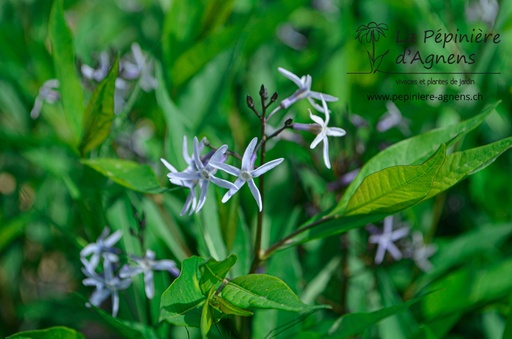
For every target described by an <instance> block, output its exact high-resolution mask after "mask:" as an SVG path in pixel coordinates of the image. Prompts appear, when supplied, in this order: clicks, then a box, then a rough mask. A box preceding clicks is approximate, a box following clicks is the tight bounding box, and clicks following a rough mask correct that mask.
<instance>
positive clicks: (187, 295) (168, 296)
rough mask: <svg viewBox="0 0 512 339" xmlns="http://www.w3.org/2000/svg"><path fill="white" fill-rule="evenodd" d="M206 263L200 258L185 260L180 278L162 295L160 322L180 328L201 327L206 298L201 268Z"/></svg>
mask: <svg viewBox="0 0 512 339" xmlns="http://www.w3.org/2000/svg"><path fill="white" fill-rule="evenodd" d="M203 263H204V259H203V258H200V257H190V258H188V259H185V260H183V263H182V266H181V272H180V276H179V277H178V278H177V279H176V280H174V281H173V283H172V284H171V286H169V288H168V289H167V290H165V292H164V293H163V294H162V299H161V301H160V321H162V320H165V321H167V322H169V323H171V324H174V325H179V326H192V327H200V325H201V316H202V308H203V304H204V303H205V301H206V296H205V295H204V294H203V293H202V292H201V288H200V287H199V280H200V279H201V277H200V275H201V271H200V269H199V267H200V266H201V265H202V264H203Z"/></svg>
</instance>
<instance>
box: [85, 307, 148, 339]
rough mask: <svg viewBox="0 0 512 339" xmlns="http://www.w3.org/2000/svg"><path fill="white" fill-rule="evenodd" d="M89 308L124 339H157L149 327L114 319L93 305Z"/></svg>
mask: <svg viewBox="0 0 512 339" xmlns="http://www.w3.org/2000/svg"><path fill="white" fill-rule="evenodd" d="M84 302H85V300H84ZM91 307H92V308H93V309H94V310H95V311H96V312H97V314H98V315H99V317H101V321H103V323H105V324H107V325H108V326H110V327H112V328H113V329H115V331H116V332H117V333H119V334H121V335H122V336H123V337H125V338H147V339H158V335H157V334H156V331H155V329H154V328H152V327H150V326H146V325H144V324H143V323H140V322H131V321H127V320H123V319H119V318H114V317H113V316H112V315H111V314H110V313H107V312H105V311H104V310H102V309H101V308H98V307H96V306H94V305H92V306H91Z"/></svg>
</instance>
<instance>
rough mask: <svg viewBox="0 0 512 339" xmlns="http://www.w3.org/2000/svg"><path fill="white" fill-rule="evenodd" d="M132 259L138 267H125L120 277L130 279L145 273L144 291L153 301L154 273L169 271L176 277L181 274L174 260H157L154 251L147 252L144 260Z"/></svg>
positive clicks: (134, 257) (135, 257) (133, 257)
mask: <svg viewBox="0 0 512 339" xmlns="http://www.w3.org/2000/svg"><path fill="white" fill-rule="evenodd" d="M132 259H133V261H134V262H135V264H136V266H133V267H130V266H128V265H125V266H123V268H121V271H120V272H119V277H121V278H129V277H133V276H135V275H138V274H141V273H143V274H144V287H145V288H144V289H145V291H146V296H147V297H148V299H153V297H154V296H155V286H154V282H153V271H169V273H171V274H172V275H173V276H174V277H177V276H178V275H179V274H180V270H179V269H178V268H177V267H176V263H175V262H174V261H173V260H155V252H153V251H152V250H146V255H145V256H144V257H143V258H140V257H137V256H132Z"/></svg>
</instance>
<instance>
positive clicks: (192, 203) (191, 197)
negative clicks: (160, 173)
mask: <svg viewBox="0 0 512 339" xmlns="http://www.w3.org/2000/svg"><path fill="white" fill-rule="evenodd" d="M203 147H204V143H203V141H202V140H201V142H200V143H199V151H202V149H203ZM182 154H183V159H185V162H186V163H187V165H188V167H187V168H186V169H185V170H184V171H183V172H181V173H187V172H193V171H194V170H195V165H194V160H193V158H192V157H191V156H189V154H188V146H187V137H186V136H183V147H182ZM160 161H162V163H163V164H164V166H165V167H167V169H168V170H169V171H170V173H169V174H168V175H167V177H168V178H169V181H170V182H171V183H173V184H174V185H177V186H182V187H186V188H189V189H190V193H189V194H188V196H187V200H186V201H185V205H184V206H183V209H182V210H181V213H180V216H184V215H185V214H186V213H187V212H189V215H192V213H194V211H195V209H196V207H197V198H196V195H195V193H194V187H195V186H196V185H197V180H181V179H175V178H174V177H172V176H169V175H171V174H175V173H179V172H178V170H177V169H176V168H175V167H174V166H172V165H171V164H170V163H169V162H168V161H167V160H165V159H163V158H161V159H160Z"/></svg>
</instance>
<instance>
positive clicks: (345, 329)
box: [328, 297, 422, 339]
mask: <svg viewBox="0 0 512 339" xmlns="http://www.w3.org/2000/svg"><path fill="white" fill-rule="evenodd" d="M421 299H422V297H418V298H414V299H411V300H409V301H407V302H404V303H402V304H399V305H395V306H390V307H385V308H382V309H380V310H378V311H375V312H370V313H350V314H347V315H344V316H342V317H340V318H338V319H337V320H336V322H335V323H334V324H333V325H332V327H331V328H330V329H329V332H328V335H329V337H332V338H336V339H342V338H348V337H351V336H355V335H357V334H360V333H362V332H363V331H364V330H366V329H367V328H369V327H370V326H372V325H375V324H377V323H378V322H379V321H381V320H383V319H385V318H388V317H391V316H393V315H395V314H398V313H400V312H404V311H405V310H407V309H408V308H409V307H410V306H411V305H412V304H414V303H416V302H418V301H420V300H421Z"/></svg>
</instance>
